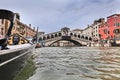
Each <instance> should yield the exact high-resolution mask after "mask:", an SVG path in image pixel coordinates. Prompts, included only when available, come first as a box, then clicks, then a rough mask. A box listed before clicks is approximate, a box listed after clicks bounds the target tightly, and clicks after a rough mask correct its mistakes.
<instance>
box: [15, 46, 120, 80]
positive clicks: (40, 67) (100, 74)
mask: <svg viewBox="0 0 120 80" xmlns="http://www.w3.org/2000/svg"><path fill="white" fill-rule="evenodd" d="M34 54H35V55H36V57H34V58H33V57H32V58H31V59H30V60H28V61H27V63H26V65H25V67H24V69H23V70H22V71H21V72H20V73H19V74H18V75H17V76H16V79H15V80H120V48H119V47H116V48H112V47H111V48H95V47H45V48H39V49H36V50H35V51H34Z"/></svg>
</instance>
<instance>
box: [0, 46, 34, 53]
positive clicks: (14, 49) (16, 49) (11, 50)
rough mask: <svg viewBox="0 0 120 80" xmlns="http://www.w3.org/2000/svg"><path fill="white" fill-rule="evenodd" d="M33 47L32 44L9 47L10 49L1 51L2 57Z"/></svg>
mask: <svg viewBox="0 0 120 80" xmlns="http://www.w3.org/2000/svg"><path fill="white" fill-rule="evenodd" d="M31 46H33V45H31V44H21V45H8V46H7V47H8V48H9V49H6V50H0V55H4V54H8V53H12V52H15V51H19V50H21V49H25V48H29V47H31Z"/></svg>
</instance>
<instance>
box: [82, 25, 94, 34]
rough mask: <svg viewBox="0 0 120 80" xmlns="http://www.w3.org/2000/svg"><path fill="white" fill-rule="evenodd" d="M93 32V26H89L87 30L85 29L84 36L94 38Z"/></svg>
mask: <svg viewBox="0 0 120 80" xmlns="http://www.w3.org/2000/svg"><path fill="white" fill-rule="evenodd" d="M92 31H93V28H92V26H89V25H88V26H87V28H85V29H83V31H82V34H85V35H88V36H92V35H93V34H92Z"/></svg>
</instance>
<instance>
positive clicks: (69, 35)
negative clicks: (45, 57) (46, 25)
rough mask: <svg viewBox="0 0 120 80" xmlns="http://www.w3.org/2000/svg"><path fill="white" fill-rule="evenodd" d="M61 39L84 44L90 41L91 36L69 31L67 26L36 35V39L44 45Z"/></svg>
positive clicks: (79, 44)
mask: <svg viewBox="0 0 120 80" xmlns="http://www.w3.org/2000/svg"><path fill="white" fill-rule="evenodd" d="M61 40H65V41H70V42H72V43H74V44H75V45H77V46H83V45H84V46H86V45H88V44H89V43H91V42H92V37H91V36H88V35H85V34H81V33H76V32H74V31H70V29H69V28H67V27H64V28H62V29H61V31H58V32H54V33H49V34H44V35H39V36H38V41H39V42H43V43H44V46H51V45H52V44H53V43H55V42H58V41H61Z"/></svg>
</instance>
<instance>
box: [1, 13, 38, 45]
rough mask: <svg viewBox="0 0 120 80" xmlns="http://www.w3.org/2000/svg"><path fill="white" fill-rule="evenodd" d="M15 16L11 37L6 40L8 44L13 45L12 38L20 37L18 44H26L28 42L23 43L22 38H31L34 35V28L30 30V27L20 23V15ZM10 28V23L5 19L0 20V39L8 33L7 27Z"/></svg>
mask: <svg viewBox="0 0 120 80" xmlns="http://www.w3.org/2000/svg"><path fill="white" fill-rule="evenodd" d="M14 14H16V19H15V22H14V25H13V29H12V32H11V37H10V38H9V40H8V44H13V41H12V40H13V38H12V36H21V37H22V38H21V39H20V43H19V44H22V43H26V42H28V41H24V40H25V39H24V40H23V38H28V37H29V38H32V37H33V36H35V34H36V30H35V27H34V28H33V29H32V27H31V25H29V26H28V25H26V24H24V23H22V22H21V21H20V15H19V14H18V13H14ZM9 26H10V21H9V20H7V19H0V38H3V37H5V36H6V33H7V31H8V27H9Z"/></svg>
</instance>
